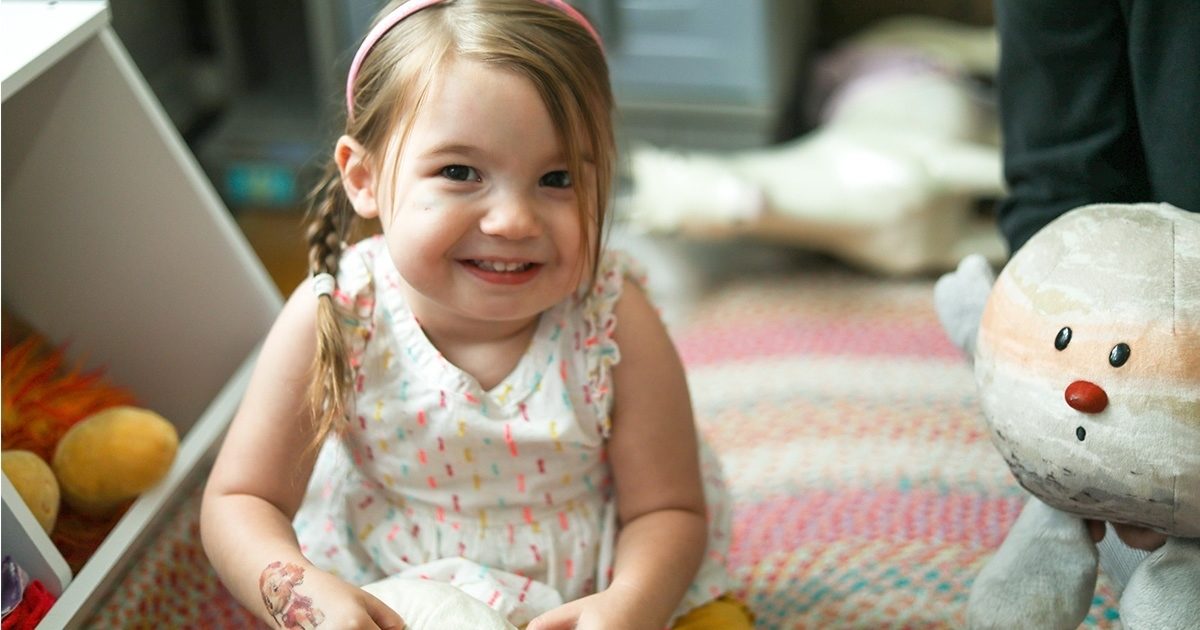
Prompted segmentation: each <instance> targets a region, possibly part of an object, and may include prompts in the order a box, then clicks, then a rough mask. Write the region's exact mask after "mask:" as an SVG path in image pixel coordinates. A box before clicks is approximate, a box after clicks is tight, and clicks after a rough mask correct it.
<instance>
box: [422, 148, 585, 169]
mask: <svg viewBox="0 0 1200 630" xmlns="http://www.w3.org/2000/svg"><path fill="white" fill-rule="evenodd" d="M486 154H487V152H486V151H484V150H483V149H480V148H479V147H477V146H475V145H471V144H464V143H461V142H447V143H445V144H439V145H435V146H434V147H433V148H431V149H429V150H428V151H425V152H423V153H421V156H420V157H422V158H426V159H429V158H437V157H441V156H444V155H465V156H468V157H475V156H480V155H486ZM581 157H582V158H583V160H582V162H583V164H584V165H585V166H592V167H594V166H596V160H595V156H593V155H592V154H591V153H585V154H584V155H582V156H581ZM566 160H567V156H566V155H559V156H555V157H554V159H552V160H549V161H551V162H565V161H566Z"/></svg>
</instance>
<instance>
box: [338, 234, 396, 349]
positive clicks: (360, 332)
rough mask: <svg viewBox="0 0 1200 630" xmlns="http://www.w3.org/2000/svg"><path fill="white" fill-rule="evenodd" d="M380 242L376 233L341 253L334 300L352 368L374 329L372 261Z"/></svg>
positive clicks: (374, 261)
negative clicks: (340, 319) (340, 318)
mask: <svg viewBox="0 0 1200 630" xmlns="http://www.w3.org/2000/svg"><path fill="white" fill-rule="evenodd" d="M382 243H383V240H382V238H380V237H378V236H374V237H371V238H367V239H364V240H362V241H359V242H357V243H355V244H354V245H351V246H350V247H349V248H347V249H346V251H345V252H343V253H342V257H341V260H340V262H339V263H338V273H337V287H336V288H335V289H334V292H333V301H334V305H336V306H337V310H338V313H339V315H341V317H342V327H343V330H344V332H345V335H346V350H347V354H348V357H347V358H348V359H349V361H350V367H351V368H353V369H354V371H355V372H357V371H358V369H359V367H360V366H361V365H362V359H363V354H364V353H365V352H366V348H367V342H368V341H369V340H370V339H371V336H372V334H373V333H374V331H375V323H374V313H375V265H376V258H377V257H378V256H380V255H381V247H382ZM382 255H386V252H383V253H382Z"/></svg>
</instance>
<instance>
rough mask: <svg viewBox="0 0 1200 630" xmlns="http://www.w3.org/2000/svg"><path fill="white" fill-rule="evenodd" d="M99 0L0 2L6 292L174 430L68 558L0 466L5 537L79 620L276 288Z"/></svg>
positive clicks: (159, 507)
mask: <svg viewBox="0 0 1200 630" xmlns="http://www.w3.org/2000/svg"><path fill="white" fill-rule="evenodd" d="M108 23H109V14H108V8H107V5H106V3H105V2H102V1H94V0H76V1H72V2H50V1H44V0H43V1H35V0H3V1H2V2H0V29H2V30H0V72H2V77H3V88H2V91H3V118H2V121H3V135H2V141H3V147H2V149H3V150H2V153H0V155H2V156H3V160H2V162H3V185H2V187H0V190H2V205H0V220H2V228H0V240H2V244H0V257H2V260H0V270H2V283H0V289H2V292H3V302H4V306H5V308H6V309H8V310H10V311H12V312H13V313H15V314H16V315H17V316H18V317H20V318H22V319H24V320H25V321H28V322H30V323H31V324H32V325H34V327H36V328H37V329H38V330H40V331H41V332H42V333H44V334H45V335H46V336H47V337H49V338H50V339H51V340H53V341H56V342H62V341H67V340H69V341H70V349H71V350H72V352H73V353H75V354H76V355H77V357H76V358H78V359H80V360H85V361H86V363H85V365H86V366H88V367H100V366H102V367H103V368H104V369H105V371H106V374H107V375H108V378H109V379H111V380H112V381H113V382H114V383H117V384H120V385H121V386H123V387H127V388H129V389H130V390H132V391H133V392H134V394H135V395H136V396H137V397H138V400H139V403H140V404H141V405H143V406H145V407H148V408H150V409H153V410H155V411H157V412H158V413H160V414H162V415H163V416H164V417H166V418H168V419H170V420H171V421H172V422H173V423H174V424H175V425H176V428H177V429H178V431H179V434H180V437H181V443H180V449H179V452H178V455H177V457H176V460H175V462H174V464H173V465H172V467H171V470H170V471H169V472H168V474H167V477H166V478H165V479H164V480H163V481H162V482H161V483H160V484H159V485H158V486H156V487H155V488H154V489H152V490H150V491H148V492H146V493H145V494H143V495H142V496H141V497H140V498H139V499H138V500H137V501H136V502H135V503H134V504H133V506H132V507H131V508H130V509H129V510H128V512H127V513H126V514H125V516H124V517H123V518H122V519H121V521H120V522H119V523H118V524H117V526H116V527H115V528H114V529H113V531H112V532H111V533H110V534H109V536H108V537H107V538H106V539H105V541H104V542H103V544H102V545H101V546H100V547H99V549H97V550H96V552H95V554H94V555H93V556H92V558H91V559H90V560H89V561H88V563H87V564H85V565H84V566H83V567H82V569H81V570H80V571H79V573H78V574H77V575H74V576H72V575H70V571H69V570H67V569H66V563H65V562H64V561H63V558H62V556H61V554H59V553H58V551H57V550H56V549H55V548H54V547H53V545H51V544H50V542H49V539H48V538H47V537H46V536H45V535H44V533H42V532H41V531H40V530H39V529H38V528H37V526H36V524H35V523H34V522H33V521H32V519H31V517H30V514H29V512H28V509H27V508H26V507H25V506H24V504H23V503H22V502H21V500H20V497H19V496H18V495H16V493H15V491H13V490H12V488H11V485H10V484H9V483H8V480H7V479H5V480H4V493H3V503H4V523H3V528H4V535H3V553H4V554H8V555H13V556H14V558H16V559H17V560H18V561H19V562H21V563H22V565H23V566H24V567H25V568H26V570H28V571H31V572H32V573H33V574H34V576H35V577H38V578H40V579H42V580H43V582H44V583H45V584H46V586H47V588H49V589H50V590H51V592H52V593H54V594H56V595H58V596H59V598H58V601H57V602H56V603H55V605H54V607H53V608H52V609H51V610H50V612H49V614H48V615H47V617H46V618H45V619H44V620H43V621H42V623H41V624H40V625H39V626H38V627H39V628H54V629H57V628H73V627H79V626H81V625H82V624H83V623H84V622H85V621H86V620H87V618H88V616H89V615H90V614H91V613H92V612H93V610H94V608H95V606H96V605H97V604H98V603H99V602H100V601H101V600H102V598H103V596H104V595H105V594H106V593H107V591H108V590H109V589H110V588H111V587H112V586H113V585H114V584H115V582H116V581H117V579H119V578H120V576H121V574H122V572H123V571H124V570H125V569H126V568H127V567H128V564H129V562H130V560H131V559H132V558H133V556H134V555H135V553H136V551H138V549H139V547H140V545H141V544H142V543H144V542H145V541H146V539H147V538H148V536H149V535H150V534H151V533H153V530H154V527H155V526H156V525H157V524H158V523H159V522H160V521H161V520H163V519H165V518H166V517H167V516H169V514H170V511H171V509H172V508H173V507H174V506H175V505H176V502H177V500H178V499H181V498H183V496H185V495H186V493H187V491H188V490H190V489H191V488H192V487H193V486H194V484H195V482H196V481H198V480H199V477H200V475H201V474H202V473H203V472H205V471H206V470H207V468H208V464H209V463H210V460H211V457H212V455H213V454H214V452H215V446H216V444H217V443H218V441H219V439H220V437H221V436H222V435H223V432H224V429H225V428H226V426H227V425H228V423H229V421H230V419H231V418H232V416H233V413H234V410H235V408H236V406H237V404H238V402H239V401H240V398H241V395H242V392H243V391H244V389H245V385H246V381H247V380H248V378H249V367H250V364H251V363H252V361H253V358H254V356H255V351H256V349H257V346H258V343H259V341H260V340H261V339H262V337H263V335H264V334H265V333H266V330H267V329H268V327H269V326H270V323H271V322H272V321H273V320H274V317H275V314H276V313H277V312H278V310H279V308H280V304H281V299H280V296H279V293H278V291H277V290H276V288H275V286H274V285H273V284H272V282H271V280H270V278H269V276H268V275H267V273H266V272H265V270H264V269H263V267H262V264H261V263H260V262H259V260H258V259H257V257H255V255H254V253H253V250H252V249H251V248H250V247H249V245H248V244H247V243H246V241H245V239H244V237H243V236H242V234H241V233H240V231H238V229H237V227H236V225H235V223H234V222H233V219H232V217H231V216H230V215H229V213H228V211H227V210H226V208H225V207H224V206H223V204H222V202H221V201H220V199H219V198H218V196H217V195H216V193H215V191H214V190H213V189H212V186H211V184H210V183H209V181H208V179H206V178H205V176H204V175H203V173H202V171H201V170H200V168H199V166H198V165H197V163H196V161H195V159H194V157H193V156H192V154H191V153H190V152H189V151H188V149H187V147H186V145H185V144H184V143H183V141H182V139H181V138H180V137H179V135H178V133H177V132H176V131H175V129H174V127H172V125H171V123H170V121H169V120H168V119H167V117H166V115H165V114H164V112H163V111H162V108H161V106H160V105H159V103H158V102H157V101H156V100H155V99H154V96H153V95H152V94H151V92H150V90H149V89H148V88H147V86H146V84H145V81H144V80H143V78H142V77H141V75H139V74H138V71H137V69H136V67H135V66H134V65H133V63H132V62H131V61H130V59H129V56H128V54H127V53H126V51H125V49H124V47H123V46H122V45H121V42H120V41H119V40H118V38H117V37H116V35H115V34H114V33H113V32H112V30H111V28H110V27H109V26H108Z"/></svg>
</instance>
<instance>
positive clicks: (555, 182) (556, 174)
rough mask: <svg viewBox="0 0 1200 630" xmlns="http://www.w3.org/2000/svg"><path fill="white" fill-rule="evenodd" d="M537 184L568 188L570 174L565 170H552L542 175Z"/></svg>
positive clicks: (569, 185)
mask: <svg viewBox="0 0 1200 630" xmlns="http://www.w3.org/2000/svg"><path fill="white" fill-rule="evenodd" d="M538 184H540V185H542V186H549V187H551V188H570V187H571V174H570V173H568V172H566V171H552V172H549V173H546V174H545V175H542V178H541V179H540V180H538Z"/></svg>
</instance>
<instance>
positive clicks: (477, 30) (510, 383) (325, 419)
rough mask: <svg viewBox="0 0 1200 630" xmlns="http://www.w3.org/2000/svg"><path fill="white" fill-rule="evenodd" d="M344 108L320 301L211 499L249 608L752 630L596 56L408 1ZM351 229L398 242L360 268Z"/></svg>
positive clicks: (514, 20) (382, 245)
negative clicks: (632, 227)
mask: <svg viewBox="0 0 1200 630" xmlns="http://www.w3.org/2000/svg"><path fill="white" fill-rule="evenodd" d="M346 96H347V106H348V108H349V109H348V113H347V127H346V132H345V135H343V136H342V137H341V138H340V139H339V140H338V142H337V145H336V148H335V152H334V162H335V164H336V171H335V172H333V173H332V176H331V177H330V178H329V180H328V181H327V182H326V185H325V186H324V187H323V189H322V190H323V196H322V197H321V198H320V199H319V204H318V206H317V208H316V210H315V212H314V218H313V224H312V227H311V229H310V237H309V243H310V248H311V249H310V262H311V266H312V269H313V272H314V277H313V278H312V279H310V280H309V281H307V282H305V283H304V284H303V285H301V287H300V288H299V289H298V290H297V291H296V292H295V293H294V294H293V295H292V296H291V298H290V299H289V300H288V302H287V304H286V306H285V307H284V309H283V312H282V313H281V314H280V316H279V319H278V321H277V322H276V323H275V325H274V327H273V329H272V330H271V332H270V334H269V335H268V336H267V339H266V341H265V342H264V345H263V348H262V352H261V355H260V357H259V359H258V363H257V366H256V368H255V371H254V375H253V377H252V380H251V383H250V386H249V389H248V391H247V393H246V397H245V400H244V401H243V403H242V406H241V408H240V410H239V411H238V414H237V416H236V417H235V418H234V421H233V423H232V425H231V427H230V430H229V433H228V436H227V438H226V439H225V443H224V445H223V447H222V449H221V453H220V455H219V457H218V459H217V461H216V464H215V465H214V468H213V471H212V474H211V477H210V480H209V482H208V486H207V488H206V492H205V498H204V508H203V514H202V518H201V521H202V523H201V525H202V533H203V539H204V545H205V549H206V551H207V553H208V555H209V557H210V558H211V560H212V563H213V565H214V566H215V567H216V569H217V571H218V573H219V574H220V576H221V578H222V580H223V581H224V582H225V584H226V585H227V586H228V588H229V589H230V590H231V591H232V592H233V593H234V594H235V595H236V596H237V597H238V598H239V599H240V600H241V601H242V602H243V603H244V604H245V605H246V606H247V607H249V608H250V609H251V610H254V611H256V612H257V613H258V614H259V615H260V616H261V617H262V618H263V619H264V620H267V621H270V622H272V623H274V624H278V625H280V626H283V627H311V626H315V625H319V624H322V623H323V622H329V625H335V626H338V627H342V626H346V627H365V628H374V627H380V628H389V627H392V628H399V627H402V625H403V621H402V619H400V617H399V616H398V615H397V614H396V613H395V611H392V610H391V609H389V608H388V607H387V606H385V605H384V604H383V603H382V602H381V601H379V600H378V599H376V598H375V597H373V596H372V595H370V594H368V592H367V591H365V590H363V589H360V588H358V586H357V585H363V584H366V583H370V582H376V581H378V580H381V579H384V578H389V577H390V576H407V577H420V578H427V579H432V580H436V581H440V582H443V583H449V584H453V585H454V586H456V587H458V588H460V589H461V590H462V591H465V592H467V593H469V594H471V595H473V596H475V597H476V598H478V599H481V600H483V601H484V602H485V603H487V604H488V605H490V606H491V607H492V608H494V609H496V610H498V611H500V612H502V613H503V614H504V615H505V616H506V617H507V618H508V620H509V621H510V622H512V623H515V624H518V625H520V624H525V623H528V626H527V627H528V628H532V629H535V630H554V629H559V628H562V629H567V628H575V627H578V628H620V629H629V628H648V629H655V630H657V629H660V628H663V627H664V626H667V625H670V624H674V627H677V628H681V627H688V628H696V627H712V628H739V627H749V616H748V613H747V612H746V611H745V608H744V607H742V606H741V605H740V604H739V603H737V602H736V601H734V600H732V599H731V598H730V597H728V596H727V595H726V594H725V593H726V589H727V588H728V586H727V584H726V578H725V573H724V567H723V557H724V552H725V550H726V548H727V547H728V538H727V532H728V506H727V502H726V501H725V500H724V498H723V496H722V494H721V488H720V479H719V472H718V470H717V468H716V466H715V464H713V463H712V462H711V460H709V459H707V456H706V458H704V461H703V462H702V461H701V460H702V458H701V456H700V455H701V451H700V449H698V447H697V439H696V435H695V430H694V427H693V419H692V412H691V408H690V402H689V396H688V392H687V387H686V382H685V380H684V375H683V370H682V367H681V364H680V361H679V358H678V356H677V355H676V353H675V350H674V348H673V347H672V345H671V342H670V340H669V338H668V336H667V334H666V332H665V330H664V328H663V326H662V324H661V323H660V320H659V318H658V316H657V314H656V312H655V310H654V308H653V307H652V306H651V304H650V303H649V301H648V300H647V298H646V296H645V293H644V292H643V289H642V287H641V286H640V284H639V283H638V282H637V281H636V280H635V274H634V273H633V272H632V271H631V269H630V267H629V263H628V262H626V261H625V260H624V259H623V258H621V257H620V256H617V255H615V254H612V253H605V252H603V251H602V250H601V246H600V242H601V237H602V234H603V232H604V225H605V214H606V213H605V209H606V206H607V204H608V192H609V190H610V186H611V183H612V176H613V165H614V161H615V160H614V151H615V149H614V141H613V129H612V122H611V120H612V119H611V109H612V102H613V99H612V94H611V91H610V87H609V83H608V71H607V68H606V64H605V60H604V53H603V49H602V47H601V43H600V41H599V39H598V37H597V36H596V33H595V31H593V30H592V28H591V26H590V25H589V24H588V23H587V22H586V20H585V19H584V18H583V17H582V16H581V15H579V14H578V13H577V12H576V11H575V10H574V9H572V8H571V7H570V6H568V5H566V4H565V3H563V2H561V1H560V0H445V1H440V2H439V1H437V0H411V1H410V2H407V3H404V4H399V5H393V6H390V7H388V8H387V9H385V10H384V11H383V13H382V14H381V17H380V19H379V21H378V22H377V24H376V26H375V28H374V29H373V30H372V31H371V33H370V34H368V36H367V38H366V40H365V41H364V43H363V45H362V47H361V48H360V50H359V51H358V54H357V56H356V58H355V60H354V63H353V64H352V67H351V71H350V77H349V81H348V85H347V95H346ZM356 217H361V218H365V219H376V218H377V219H378V220H379V221H380V224H381V226H382V229H383V234H382V236H377V237H372V238H368V239H366V240H363V241H360V242H359V243H357V244H355V245H352V246H349V247H344V245H343V241H344V239H345V238H347V235H348V234H349V233H350V232H351V228H352V225H351V224H352V223H353V220H354V219H355V218H356ZM314 331H316V334H314ZM306 392H308V394H307V395H306ZM318 447H319V448H318ZM702 467H703V469H704V474H703V475H702V473H701V470H702ZM706 506H707V512H706ZM706 514H708V515H711V517H710V518H707V520H706Z"/></svg>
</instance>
